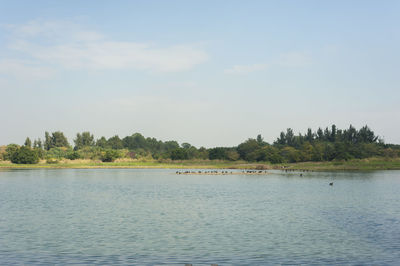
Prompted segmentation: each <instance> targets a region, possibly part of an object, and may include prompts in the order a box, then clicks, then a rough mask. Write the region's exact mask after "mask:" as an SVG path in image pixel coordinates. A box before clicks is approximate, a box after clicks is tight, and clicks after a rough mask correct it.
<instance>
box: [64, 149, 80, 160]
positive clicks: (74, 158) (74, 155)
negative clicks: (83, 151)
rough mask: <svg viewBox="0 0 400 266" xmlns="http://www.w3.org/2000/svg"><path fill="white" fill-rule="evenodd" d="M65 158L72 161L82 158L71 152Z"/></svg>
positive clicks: (75, 152)
mask: <svg viewBox="0 0 400 266" xmlns="http://www.w3.org/2000/svg"><path fill="white" fill-rule="evenodd" d="M65 157H66V158H67V159H70V160H76V159H80V158H81V156H80V154H79V153H78V152H77V151H73V152H70V153H68V154H67V155H66V156H65Z"/></svg>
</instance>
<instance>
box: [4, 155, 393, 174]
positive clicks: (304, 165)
mask: <svg viewBox="0 0 400 266" xmlns="http://www.w3.org/2000/svg"><path fill="white" fill-rule="evenodd" d="M21 168H22V169H23V168H50V169H57V168H61V169H63V168H72V169H74V168H76V169H90V168H163V169H256V170H268V169H289V170H308V171H356V170H359V171H371V170H400V158H395V159H388V158H369V159H361V160H349V161H332V162H301V163H284V164H270V163H248V162H244V161H234V162H232V161H219V160H215V161H210V160H193V161H155V160H153V161H141V160H117V161H115V162H107V163H106V162H101V161H95V160H61V161H59V162H56V163H47V162H46V161H44V160H43V161H41V162H40V163H38V164H13V163H11V162H8V161H0V169H21Z"/></svg>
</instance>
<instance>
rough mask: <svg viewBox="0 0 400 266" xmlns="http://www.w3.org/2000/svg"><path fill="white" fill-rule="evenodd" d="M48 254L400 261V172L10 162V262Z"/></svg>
mask: <svg viewBox="0 0 400 266" xmlns="http://www.w3.org/2000/svg"><path fill="white" fill-rule="evenodd" d="M331 181H334V185H333V186H329V185H328V184H329V182H331ZM49 263H51V264H54V263H57V264H64V263H77V264H91V263H96V264H137V265H154V264H183V263H193V264H194V265H196V264H198V265H203V264H208V265H209V264H211V263H218V264H220V265H231V264H234V265H265V264H323V265H331V264H374V265H395V264H397V265H398V264H399V263H400V171H385V172H369V173H354V172H351V173H305V174H304V176H303V177H300V176H299V174H294V173H290V174H285V173H283V172H274V173H272V174H270V175H264V176H244V175H229V176H207V175H193V176H184V175H175V171H174V170H137V169H104V170H74V169H67V170H9V171H0V264H1V265H4V264H49Z"/></svg>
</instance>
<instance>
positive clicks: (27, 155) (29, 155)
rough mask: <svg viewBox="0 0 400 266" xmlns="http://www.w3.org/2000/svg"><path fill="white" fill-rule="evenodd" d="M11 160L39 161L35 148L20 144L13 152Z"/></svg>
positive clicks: (19, 161) (27, 162)
mask: <svg viewBox="0 0 400 266" xmlns="http://www.w3.org/2000/svg"><path fill="white" fill-rule="evenodd" d="M11 162H12V163H16V164H35V163H38V162H39V156H38V154H37V152H36V151H35V150H32V149H31V148H29V147H27V146H22V147H20V148H18V150H17V151H16V152H14V154H13V155H12V157H11Z"/></svg>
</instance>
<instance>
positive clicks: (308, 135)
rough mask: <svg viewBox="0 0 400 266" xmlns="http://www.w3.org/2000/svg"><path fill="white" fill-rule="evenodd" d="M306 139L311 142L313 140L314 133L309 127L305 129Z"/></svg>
mask: <svg viewBox="0 0 400 266" xmlns="http://www.w3.org/2000/svg"><path fill="white" fill-rule="evenodd" d="M305 139H306V141H308V142H310V143H312V142H313V141H314V133H312V130H311V128H308V129H307V134H306V136H305Z"/></svg>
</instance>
